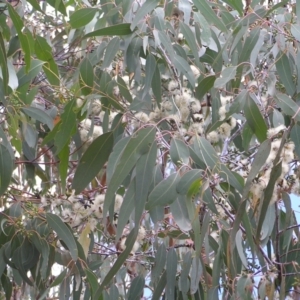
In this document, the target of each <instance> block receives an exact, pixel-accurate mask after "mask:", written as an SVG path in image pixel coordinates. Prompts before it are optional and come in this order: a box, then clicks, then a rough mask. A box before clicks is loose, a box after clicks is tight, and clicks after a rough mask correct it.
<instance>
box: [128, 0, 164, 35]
mask: <svg viewBox="0 0 300 300" xmlns="http://www.w3.org/2000/svg"><path fill="white" fill-rule="evenodd" d="M157 3H158V0H148V1H146V2H144V4H143V5H142V7H140V9H139V10H138V11H137V13H136V15H135V17H134V19H133V20H132V23H131V25H130V29H131V30H132V31H133V30H134V29H135V27H136V26H137V25H138V23H139V22H140V21H141V19H142V18H144V17H145V15H146V14H148V13H149V12H150V11H151V10H153V9H154V8H155V7H156V5H157ZM143 22H144V20H143ZM143 22H142V23H143Z"/></svg>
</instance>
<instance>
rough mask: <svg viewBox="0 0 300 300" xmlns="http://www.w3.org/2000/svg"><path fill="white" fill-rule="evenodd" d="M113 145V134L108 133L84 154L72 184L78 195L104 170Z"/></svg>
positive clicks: (100, 137)
mask: <svg viewBox="0 0 300 300" xmlns="http://www.w3.org/2000/svg"><path fill="white" fill-rule="evenodd" d="M113 143H114V138H113V132H107V133H104V134H103V135H101V136H99V137H98V138H96V139H95V140H94V141H93V142H92V144H91V145H90V146H89V148H88V149H87V150H86V151H85V152H84V154H83V156H82V157H81V159H80V161H79V164H78V167H77V169H76V172H75V175H74V179H73V182H72V186H73V188H74V189H75V192H76V194H78V193H80V192H81V191H82V190H83V189H84V188H85V187H86V186H87V185H88V184H89V183H90V182H91V181H92V180H93V178H94V177H95V176H96V175H97V174H98V173H99V171H100V170H101V169H102V167H103V166H104V164H105V163H106V162H107V160H108V157H109V155H110V154H111V151H112V148H113Z"/></svg>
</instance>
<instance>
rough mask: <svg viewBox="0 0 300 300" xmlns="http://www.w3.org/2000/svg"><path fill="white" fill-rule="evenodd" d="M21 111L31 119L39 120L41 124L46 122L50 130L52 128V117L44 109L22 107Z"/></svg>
mask: <svg viewBox="0 0 300 300" xmlns="http://www.w3.org/2000/svg"><path fill="white" fill-rule="evenodd" d="M22 111H23V112H24V113H25V114H26V115H27V116H29V117H31V118H32V119H35V120H37V121H40V122H41V123H42V124H46V125H47V126H48V127H49V129H50V130H52V129H53V124H54V123H53V119H52V118H51V117H50V116H49V115H48V114H47V113H46V112H45V111H43V110H41V109H39V108H37V107H23V108H22Z"/></svg>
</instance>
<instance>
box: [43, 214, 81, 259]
mask: <svg viewBox="0 0 300 300" xmlns="http://www.w3.org/2000/svg"><path fill="white" fill-rule="evenodd" d="M46 218H47V222H48V224H49V226H50V227H51V228H52V229H53V230H54V231H55V232H56V233H57V235H58V237H59V238H60V239H61V240H62V241H63V242H64V243H65V244H66V246H67V247H68V250H69V251H70V254H71V257H72V259H73V260H74V261H76V260H77V258H78V249H77V244H76V241H75V238H74V236H73V233H72V232H71V230H70V229H69V228H68V227H67V225H66V224H65V223H64V222H63V221H62V220H61V218H60V217H59V216H57V215H54V214H52V213H47V214H46Z"/></svg>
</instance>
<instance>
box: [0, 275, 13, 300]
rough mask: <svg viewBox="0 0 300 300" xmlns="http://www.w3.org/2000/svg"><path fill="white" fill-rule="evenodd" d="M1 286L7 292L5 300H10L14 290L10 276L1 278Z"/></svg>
mask: <svg viewBox="0 0 300 300" xmlns="http://www.w3.org/2000/svg"><path fill="white" fill-rule="evenodd" d="M1 286H2V288H3V290H4V292H5V299H6V300H10V299H11V295H12V290H13V284H12V283H11V281H10V279H9V276H7V274H3V275H2V276H1Z"/></svg>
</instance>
